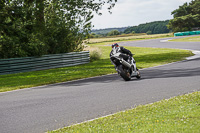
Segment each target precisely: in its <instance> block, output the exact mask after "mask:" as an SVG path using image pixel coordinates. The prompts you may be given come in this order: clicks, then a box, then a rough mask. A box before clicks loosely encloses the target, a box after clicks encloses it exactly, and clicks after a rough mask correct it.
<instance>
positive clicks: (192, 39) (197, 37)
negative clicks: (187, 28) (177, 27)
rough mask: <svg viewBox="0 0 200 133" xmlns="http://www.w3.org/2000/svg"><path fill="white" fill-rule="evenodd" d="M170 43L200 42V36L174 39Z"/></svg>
mask: <svg viewBox="0 0 200 133" xmlns="http://www.w3.org/2000/svg"><path fill="white" fill-rule="evenodd" d="M170 41H173V42H200V36H195V37H185V38H179V39H173V40H170Z"/></svg>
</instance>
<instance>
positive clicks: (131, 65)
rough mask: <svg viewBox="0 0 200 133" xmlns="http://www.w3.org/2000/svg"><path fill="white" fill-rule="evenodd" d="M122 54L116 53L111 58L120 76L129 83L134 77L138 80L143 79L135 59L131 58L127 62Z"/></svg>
mask: <svg viewBox="0 0 200 133" xmlns="http://www.w3.org/2000/svg"><path fill="white" fill-rule="evenodd" d="M120 54H121V53H115V54H113V55H112V56H110V59H111V60H112V62H113V63H114V64H115V69H116V71H117V72H118V74H119V75H120V76H121V77H122V78H123V79H124V80H125V81H129V80H131V78H132V77H136V78H137V79H140V78H141V75H140V72H139V70H138V69H137V67H136V63H135V60H134V58H133V57H129V59H128V60H127V61H126V60H124V59H123V58H122V57H121V56H120Z"/></svg>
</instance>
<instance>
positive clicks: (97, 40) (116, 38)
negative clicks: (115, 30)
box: [86, 33, 173, 43]
mask: <svg viewBox="0 0 200 133" xmlns="http://www.w3.org/2000/svg"><path fill="white" fill-rule="evenodd" d="M165 37H173V34H172V33H168V34H153V35H139V36H136V35H132V36H114V37H107V38H92V39H89V40H87V41H86V42H88V43H101V42H114V41H115V42H116V41H135V40H144V39H156V38H165Z"/></svg>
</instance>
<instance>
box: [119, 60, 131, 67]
mask: <svg viewBox="0 0 200 133" xmlns="http://www.w3.org/2000/svg"><path fill="white" fill-rule="evenodd" d="M121 63H122V64H123V65H124V66H126V67H128V68H131V65H130V64H129V63H128V62H126V61H125V60H121Z"/></svg>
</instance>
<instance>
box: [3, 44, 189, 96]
mask: <svg viewBox="0 0 200 133" xmlns="http://www.w3.org/2000/svg"><path fill="white" fill-rule="evenodd" d="M91 46H97V45H91ZM98 47H99V49H101V51H102V57H101V60H98V61H94V62H91V63H89V64H85V65H79V66H73V67H64V68H56V69H49V70H42V71H34V72H25V73H18V74H9V75H0V92H5V91H11V90H16V89H22V88H29V87H35V86H40V85H46V84H53V83H59V82H65V81H71V80H76V79H82V78H88V77H94V76H101V75H105V74H111V73H116V71H115V69H114V66H113V65H112V64H111V62H110V59H109V53H110V50H111V48H110V47H108V46H101V45H98ZM126 48H128V49H130V50H131V51H132V53H134V54H135V56H134V58H135V60H136V63H137V66H138V68H139V69H141V68H147V67H153V66H158V65H162V64H166V63H170V62H175V61H178V60H182V59H184V58H185V57H188V56H191V55H193V54H192V53H191V52H190V51H187V50H178V49H160V48H138V47H126Z"/></svg>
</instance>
